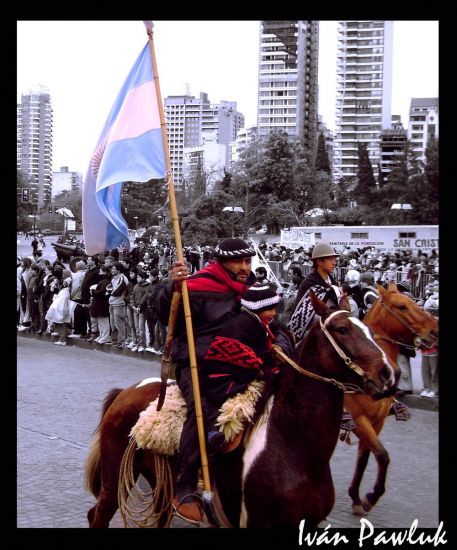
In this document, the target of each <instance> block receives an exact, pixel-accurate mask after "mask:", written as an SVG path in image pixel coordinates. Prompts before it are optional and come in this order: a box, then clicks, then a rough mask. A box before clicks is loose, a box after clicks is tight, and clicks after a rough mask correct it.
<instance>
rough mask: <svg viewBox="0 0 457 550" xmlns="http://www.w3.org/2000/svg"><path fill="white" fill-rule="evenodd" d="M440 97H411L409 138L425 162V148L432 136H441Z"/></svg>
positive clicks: (419, 156) (419, 157)
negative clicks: (439, 122)
mask: <svg viewBox="0 0 457 550" xmlns="http://www.w3.org/2000/svg"><path fill="white" fill-rule="evenodd" d="M438 121H439V117H438V98H437V97H431V98H429V97H426V98H418V97H413V98H412V99H411V106H410V108H409V124H408V139H409V140H410V141H411V144H412V148H413V151H415V152H416V154H417V157H418V159H420V160H422V162H425V149H426V147H427V142H428V140H429V139H430V137H431V136H434V137H435V139H438V137H439V124H438Z"/></svg>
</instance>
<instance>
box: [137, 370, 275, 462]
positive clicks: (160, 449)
mask: <svg viewBox="0 0 457 550" xmlns="http://www.w3.org/2000/svg"><path fill="white" fill-rule="evenodd" d="M264 384H265V383H264V382H263V381H261V380H254V381H253V382H251V384H249V386H248V388H247V389H246V391H245V392H244V393H238V394H237V395H234V396H233V397H231V398H230V399H227V401H226V402H225V403H224V404H223V405H222V407H221V408H220V414H219V416H218V418H217V423H216V424H217V426H219V430H220V431H222V432H223V433H224V435H225V441H226V443H227V442H232V441H233V440H234V439H235V437H236V436H237V435H238V434H239V433H240V432H241V431H242V429H243V426H244V424H245V423H246V422H251V420H252V417H253V415H254V412H255V404H256V403H257V400H258V398H259V397H260V395H261V393H262V389H263V387H264ZM186 414H187V407H186V402H185V401H184V398H183V396H182V394H181V391H180V389H179V388H178V386H177V385H176V384H172V385H169V386H168V387H167V394H166V397H165V401H164V404H163V406H162V408H161V409H160V411H159V412H157V399H155V400H154V401H151V403H150V404H149V406H148V408H147V409H146V410H144V411H143V412H141V413H140V417H139V419H138V421H137V423H136V424H135V426H133V428H132V430H131V432H130V436H133V437H134V438H135V440H136V443H137V446H138V448H140V449H149V450H152V451H154V452H156V453H159V454H164V455H169V456H171V455H174V454H175V453H177V451H178V448H179V440H180V438H181V432H182V428H183V424H184V420H185V419H186Z"/></svg>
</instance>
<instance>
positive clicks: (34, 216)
mask: <svg viewBox="0 0 457 550" xmlns="http://www.w3.org/2000/svg"><path fill="white" fill-rule="evenodd" d="M36 216H37V215H36V214H29V218H33V236H35V224H36Z"/></svg>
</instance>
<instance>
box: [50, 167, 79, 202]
mask: <svg viewBox="0 0 457 550" xmlns="http://www.w3.org/2000/svg"><path fill="white" fill-rule="evenodd" d="M82 180H83V177H82V174H81V172H70V171H69V170H68V166H61V168H60V171H59V172H53V173H52V198H54V197H55V196H56V195H59V193H62V192H63V191H73V190H77V189H79V190H81V188H82Z"/></svg>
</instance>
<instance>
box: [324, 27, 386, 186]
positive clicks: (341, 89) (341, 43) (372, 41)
mask: <svg viewBox="0 0 457 550" xmlns="http://www.w3.org/2000/svg"><path fill="white" fill-rule="evenodd" d="M392 48H393V21H340V22H339V24H338V52H337V89H336V120H335V141H334V157H333V159H334V160H333V175H334V178H335V181H338V180H339V179H340V178H341V177H343V176H345V177H349V178H351V177H355V176H356V174H357V165H358V156H357V144H358V142H361V143H365V144H366V146H367V151H368V155H369V157H370V161H371V164H372V166H373V171H374V173H375V174H376V171H377V166H378V164H380V162H381V150H380V140H381V132H382V130H383V129H389V128H390V122H391V99H392V53H393V50H392Z"/></svg>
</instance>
